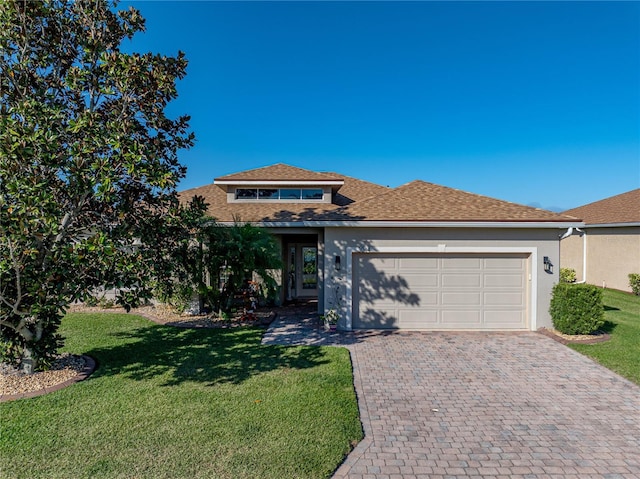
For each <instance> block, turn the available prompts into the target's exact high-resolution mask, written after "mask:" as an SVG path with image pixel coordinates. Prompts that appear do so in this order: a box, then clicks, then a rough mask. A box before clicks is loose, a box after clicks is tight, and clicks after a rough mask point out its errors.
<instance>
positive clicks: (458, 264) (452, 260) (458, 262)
mask: <svg viewBox="0 0 640 479" xmlns="http://www.w3.org/2000/svg"><path fill="white" fill-rule="evenodd" d="M441 265H442V269H443V270H452V269H464V270H473V269H478V270H479V269H482V260H481V259H480V258H469V257H455V256H448V257H444V256H443V257H442V259H441Z"/></svg>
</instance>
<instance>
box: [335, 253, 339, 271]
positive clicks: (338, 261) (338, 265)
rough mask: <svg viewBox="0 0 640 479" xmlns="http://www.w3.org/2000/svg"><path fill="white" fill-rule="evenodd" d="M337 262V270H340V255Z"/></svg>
mask: <svg viewBox="0 0 640 479" xmlns="http://www.w3.org/2000/svg"><path fill="white" fill-rule="evenodd" d="M335 264H336V271H340V256H336V259H335Z"/></svg>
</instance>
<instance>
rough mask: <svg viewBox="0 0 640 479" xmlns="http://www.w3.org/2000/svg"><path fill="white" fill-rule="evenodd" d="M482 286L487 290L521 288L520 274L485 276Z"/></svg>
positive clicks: (522, 278)
mask: <svg viewBox="0 0 640 479" xmlns="http://www.w3.org/2000/svg"><path fill="white" fill-rule="evenodd" d="M484 285H485V286H486V287H489V288H522V286H523V285H524V277H523V276H522V274H501V275H498V274H485V275H484Z"/></svg>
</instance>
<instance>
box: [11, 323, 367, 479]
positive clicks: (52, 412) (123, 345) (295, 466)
mask: <svg viewBox="0 0 640 479" xmlns="http://www.w3.org/2000/svg"><path fill="white" fill-rule="evenodd" d="M62 334H63V335H64V336H65V337H66V338H67V340H66V346H65V350H66V351H71V352H74V353H86V354H89V355H91V356H93V357H94V358H96V359H97V361H98V364H99V367H98V370H97V371H96V372H95V373H94V374H93V375H92V376H91V377H90V378H89V379H87V380H86V381H83V382H80V383H77V384H75V385H73V386H71V387H68V388H66V389H63V390H61V391H58V392H56V393H53V394H48V395H45V396H41V397H38V398H34V399H27V400H19V401H14V402H10V403H4V404H0V418H1V421H0V465H1V466H0V475H1V476H2V477H11V478H16V479H19V478H25V479H26V478H29V479H31V478H88V477H96V478H278V479H280V478H326V477H329V476H330V475H331V473H332V472H333V471H334V470H335V468H336V467H337V466H338V465H339V464H340V463H341V461H342V460H343V458H344V456H345V454H347V453H348V452H349V450H350V448H351V447H352V445H353V444H354V443H356V442H357V441H358V440H360V439H361V438H362V431H361V427H360V422H359V420H358V408H357V402H356V398H355V393H354V390H353V383H352V375H351V364H350V360H349V354H348V352H347V351H346V350H345V349H342V348H330V347H324V348H320V347H279V346H262V345H260V338H261V334H262V331H261V330H259V329H246V328H235V329H224V330H222V329H177V328H172V327H168V326H159V325H155V324H152V323H150V322H149V321H147V320H145V319H143V318H141V317H139V316H134V315H126V314H80V313H77V314H69V315H68V316H67V317H66V318H65V319H64V321H63V324H62Z"/></svg>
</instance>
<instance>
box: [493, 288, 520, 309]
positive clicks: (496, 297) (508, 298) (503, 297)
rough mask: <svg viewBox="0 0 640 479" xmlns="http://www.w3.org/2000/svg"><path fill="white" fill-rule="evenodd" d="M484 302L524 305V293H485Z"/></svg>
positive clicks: (494, 304) (498, 304)
mask: <svg viewBox="0 0 640 479" xmlns="http://www.w3.org/2000/svg"><path fill="white" fill-rule="evenodd" d="M484 304H485V305H486V306H518V307H523V306H524V295H523V294H522V293H519V292H514V293H484Z"/></svg>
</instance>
